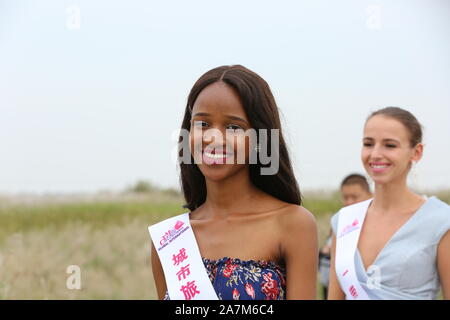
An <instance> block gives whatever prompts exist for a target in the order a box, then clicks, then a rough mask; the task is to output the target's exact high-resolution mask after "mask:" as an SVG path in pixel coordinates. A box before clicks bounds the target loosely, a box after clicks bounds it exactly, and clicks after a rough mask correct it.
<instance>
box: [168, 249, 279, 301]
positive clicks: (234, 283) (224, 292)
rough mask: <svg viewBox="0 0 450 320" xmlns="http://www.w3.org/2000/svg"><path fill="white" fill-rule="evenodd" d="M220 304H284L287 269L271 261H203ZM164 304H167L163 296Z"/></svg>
mask: <svg viewBox="0 0 450 320" xmlns="http://www.w3.org/2000/svg"><path fill="white" fill-rule="evenodd" d="M203 264H204V265H205V268H206V270H207V273H208V276H209V279H210V280H211V283H212V284H213V287H214V289H215V290H216V293H217V296H218V298H219V299H220V300H285V299H286V269H285V268H284V266H280V265H278V264H276V263H274V262H272V261H265V260H258V261H255V260H240V259H238V258H228V257H224V258H222V259H219V260H210V259H206V258H203ZM164 300H169V296H168V294H167V292H166V295H165V297H164Z"/></svg>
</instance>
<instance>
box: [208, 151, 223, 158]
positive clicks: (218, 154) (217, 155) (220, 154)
mask: <svg viewBox="0 0 450 320" xmlns="http://www.w3.org/2000/svg"><path fill="white" fill-rule="evenodd" d="M205 155H206V156H207V157H208V158H213V159H220V158H226V157H227V155H226V154H223V153H209V152H205Z"/></svg>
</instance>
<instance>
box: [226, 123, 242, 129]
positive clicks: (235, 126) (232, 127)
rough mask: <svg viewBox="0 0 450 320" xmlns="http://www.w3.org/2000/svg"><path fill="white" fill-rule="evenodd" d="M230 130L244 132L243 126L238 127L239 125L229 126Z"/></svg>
mask: <svg viewBox="0 0 450 320" xmlns="http://www.w3.org/2000/svg"><path fill="white" fill-rule="evenodd" d="M227 129H228V130H244V129H243V128H242V127H241V126H238V125H237V124H229V125H228V126H227Z"/></svg>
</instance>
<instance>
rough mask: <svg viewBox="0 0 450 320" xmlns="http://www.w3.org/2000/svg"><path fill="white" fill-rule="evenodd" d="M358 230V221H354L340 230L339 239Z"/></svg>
mask: <svg viewBox="0 0 450 320" xmlns="http://www.w3.org/2000/svg"><path fill="white" fill-rule="evenodd" d="M359 228H360V225H359V221H358V219H355V220H354V221H353V222H352V223H351V224H349V225H347V226H345V227H344V229H342V231H341V233H340V234H339V238H340V237H343V236H345V235H346V234H349V233H350V232H353V231H355V230H357V229H359Z"/></svg>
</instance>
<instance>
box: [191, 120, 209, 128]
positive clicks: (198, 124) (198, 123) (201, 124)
mask: <svg viewBox="0 0 450 320" xmlns="http://www.w3.org/2000/svg"><path fill="white" fill-rule="evenodd" d="M207 125H208V123H207V122H205V121H202V120H196V121H194V123H193V126H194V127H197V128H204V127H206V126H207Z"/></svg>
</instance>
